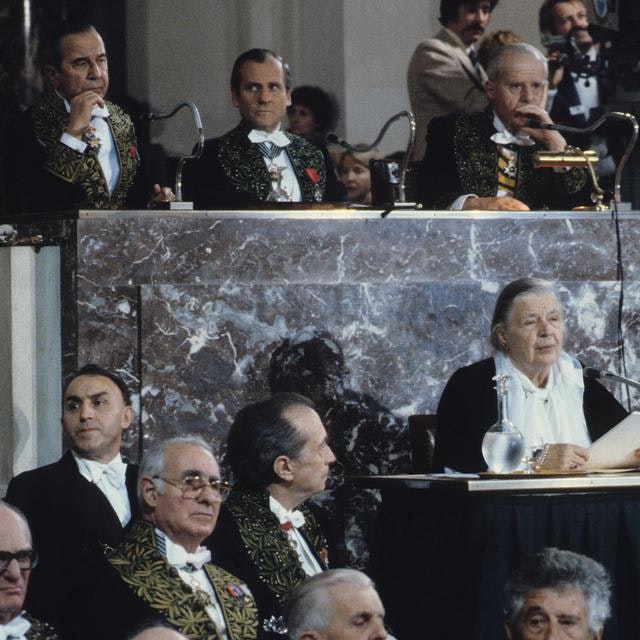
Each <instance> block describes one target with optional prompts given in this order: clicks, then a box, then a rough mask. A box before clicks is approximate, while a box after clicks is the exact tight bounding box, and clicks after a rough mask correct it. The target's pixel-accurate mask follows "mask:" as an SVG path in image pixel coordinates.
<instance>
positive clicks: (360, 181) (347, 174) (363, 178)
mask: <svg viewBox="0 0 640 640" xmlns="http://www.w3.org/2000/svg"><path fill="white" fill-rule="evenodd" d="M380 158H382V154H381V153H380V152H379V151H378V150H377V149H373V150H372V151H367V152H366V153H359V152H356V151H345V152H344V153H343V154H342V156H341V157H340V159H339V160H338V163H337V170H338V178H339V179H340V181H341V182H342V183H343V184H344V186H345V187H346V188H347V198H348V200H349V202H357V203H359V204H371V171H370V170H369V160H378V159H380Z"/></svg>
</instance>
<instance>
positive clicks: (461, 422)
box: [433, 278, 627, 472]
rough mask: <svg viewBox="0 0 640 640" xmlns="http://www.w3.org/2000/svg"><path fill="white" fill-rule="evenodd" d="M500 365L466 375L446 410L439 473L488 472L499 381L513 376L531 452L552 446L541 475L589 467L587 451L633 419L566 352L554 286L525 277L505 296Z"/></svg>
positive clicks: (499, 307)
mask: <svg viewBox="0 0 640 640" xmlns="http://www.w3.org/2000/svg"><path fill="white" fill-rule="evenodd" d="M490 339H491V345H492V346H493V348H494V349H495V353H494V355H493V357H492V358H487V359H486V360H481V361H480V362H476V363H475V364H472V365H469V366H468V367H463V368H462V369H458V371H456V372H455V373H454V374H453V376H451V378H450V380H449V382H447V385H446V387H445V389H444V391H443V393H442V397H441V398H440V404H439V405H438V433H437V436H436V446H435V451H434V461H433V466H434V470H437V471H442V470H443V468H444V467H450V468H453V469H455V470H456V471H466V472H478V471H485V470H486V468H487V465H486V464H485V461H484V459H483V457H482V439H483V437H484V434H485V433H486V431H487V429H489V427H491V426H492V425H493V424H495V422H496V421H497V419H498V410H497V396H496V391H495V388H494V387H495V382H494V381H493V380H492V378H493V376H495V375H496V374H498V375H508V376H510V378H511V379H510V383H509V393H508V415H509V419H510V420H511V422H513V424H514V425H516V427H517V428H518V429H519V430H520V432H521V433H522V435H523V436H524V440H525V446H527V447H533V446H534V445H536V444H537V443H538V442H540V441H542V442H544V443H545V444H544V452H543V453H542V455H541V456H540V457H539V458H538V460H537V462H536V465H535V467H534V468H535V469H542V470H544V469H577V470H579V469H580V468H582V467H583V466H584V465H585V463H586V462H587V460H588V458H589V453H588V451H587V447H588V446H589V445H590V443H591V442H592V441H593V440H595V439H597V438H599V437H600V436H601V435H602V434H604V433H605V432H606V431H608V430H609V429H611V427H613V426H614V425H616V424H617V423H618V422H620V421H621V420H622V419H624V418H625V417H626V415H627V412H626V411H625V410H624V409H623V408H622V406H621V405H620V404H619V403H618V401H617V400H616V399H615V398H614V397H613V396H612V395H611V394H610V393H609V391H607V389H605V388H604V387H603V386H602V385H601V384H600V383H599V382H598V381H597V380H591V379H586V378H584V377H583V375H582V365H581V364H580V362H578V360H576V359H575V358H574V357H573V356H571V355H570V354H568V353H566V352H565V351H564V350H563V344H564V317H563V310H562V306H561V305H560V302H559V300H558V296H557V293H556V291H555V288H554V286H553V284H552V283H551V282H548V281H546V280H539V279H538V278H521V279H519V280H514V281H513V282H511V283H509V284H508V285H507V286H506V287H505V288H504V289H503V290H502V291H501V292H500V295H499V296H498V300H497V301H496V306H495V309H494V312H493V319H492V320H491V337H490Z"/></svg>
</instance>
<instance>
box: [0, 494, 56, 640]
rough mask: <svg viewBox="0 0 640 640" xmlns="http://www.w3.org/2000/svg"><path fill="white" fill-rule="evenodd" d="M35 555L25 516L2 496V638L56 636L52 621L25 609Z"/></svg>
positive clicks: (51, 638) (19, 639) (18, 639)
mask: <svg viewBox="0 0 640 640" xmlns="http://www.w3.org/2000/svg"><path fill="white" fill-rule="evenodd" d="M36 558H37V556H36V554H35V552H34V550H33V548H32V546H31V532H30V531H29V525H28V524H27V520H26V518H25V517H24V516H23V515H22V513H20V511H18V509H16V508H15V507H12V506H10V505H9V504H7V503H6V502H4V501H2V500H0V638H13V639H15V640H56V639H57V636H56V634H55V632H54V630H53V629H52V628H51V627H50V626H49V625H47V624H44V623H42V622H39V621H38V620H36V619H35V618H32V617H31V616H29V615H28V614H26V613H25V612H24V611H23V610H22V605H23V604H24V599H25V596H26V595H27V585H28V584H29V575H30V574H31V569H32V568H33V567H34V566H35V564H36Z"/></svg>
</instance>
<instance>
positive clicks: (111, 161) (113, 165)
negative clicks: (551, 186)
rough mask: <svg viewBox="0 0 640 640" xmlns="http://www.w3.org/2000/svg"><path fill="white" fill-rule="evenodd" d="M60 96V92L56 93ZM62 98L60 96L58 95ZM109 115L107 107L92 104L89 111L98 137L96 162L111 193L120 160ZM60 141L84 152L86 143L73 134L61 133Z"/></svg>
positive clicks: (117, 177) (118, 172)
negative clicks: (108, 120) (98, 147)
mask: <svg viewBox="0 0 640 640" xmlns="http://www.w3.org/2000/svg"><path fill="white" fill-rule="evenodd" d="M58 95H59V96H60V94H58ZM60 97H61V98H62V96H60ZM62 99H63V101H64V106H65V108H66V109H67V113H71V104H70V103H69V101H68V100H65V99H64V98H62ZM108 117H109V110H108V109H107V107H106V106H105V107H99V106H98V105H96V106H94V107H93V109H92V111H91V126H92V127H93V128H94V129H95V130H96V135H97V136H98V137H99V138H100V149H99V150H98V162H99V163H100V168H101V169H102V174H103V175H104V179H105V181H106V183H107V188H108V189H109V194H111V193H113V190H114V189H115V188H116V185H117V184H118V180H119V179H120V161H119V159H118V153H117V151H118V150H117V148H116V144H115V141H114V139H113V135H112V134H111V128H110V127H109V123H108V122H107V118H108ZM60 142H62V144H64V145H66V146H67V147H69V148H71V149H74V150H75V151H78V152H79V153H84V152H85V151H86V149H87V143H86V142H84V141H83V140H79V139H78V138H75V137H74V136H72V135H70V134H68V133H66V132H65V133H63V134H62V135H61V136H60Z"/></svg>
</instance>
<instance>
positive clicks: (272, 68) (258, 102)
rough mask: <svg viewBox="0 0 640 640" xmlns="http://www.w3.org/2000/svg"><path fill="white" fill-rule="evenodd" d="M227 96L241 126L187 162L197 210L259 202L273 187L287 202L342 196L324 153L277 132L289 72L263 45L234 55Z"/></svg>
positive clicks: (210, 142) (287, 100)
mask: <svg viewBox="0 0 640 640" xmlns="http://www.w3.org/2000/svg"><path fill="white" fill-rule="evenodd" d="M231 98H232V100H233V105H234V106H235V107H236V108H237V109H238V111H239V112H240V117H241V122H240V124H239V125H238V126H237V127H236V128H235V129H233V130H231V131H229V132H228V133H226V134H224V135H223V136H221V137H220V138H215V139H212V140H207V142H206V143H205V147H204V151H203V154H202V157H201V158H200V159H199V160H198V161H195V162H193V163H191V165H190V166H187V173H185V189H187V190H188V191H190V192H191V193H192V197H193V201H194V203H195V206H196V207H197V208H198V209H208V208H209V209H210V208H220V207H242V206H246V205H252V204H256V203H259V202H263V201H265V200H267V196H268V195H269V193H270V192H271V191H272V190H273V189H274V188H276V187H277V186H280V188H282V189H284V190H285V191H286V192H287V195H288V197H289V199H290V200H291V201H292V202H323V201H333V200H341V199H342V195H343V191H342V189H341V186H339V183H338V180H337V178H336V176H335V171H334V168H333V166H331V163H330V161H329V159H328V156H325V155H324V154H323V152H322V151H321V150H320V149H318V147H317V146H316V145H315V144H313V143H312V142H310V141H309V140H307V139H306V138H303V137H302V136H297V135H294V134H290V133H286V132H285V131H283V130H282V120H283V119H284V117H285V114H286V112H287V107H288V106H289V105H290V104H291V74H290V72H289V67H288V65H286V64H285V63H284V62H283V61H282V59H281V58H280V57H279V56H277V55H276V54H275V53H274V52H273V51H269V50H267V49H251V50H250V51H246V52H245V53H243V54H242V55H241V56H239V57H238V59H237V60H236V61H235V63H234V65H233V70H232V71H231ZM278 175H280V179H279V178H278Z"/></svg>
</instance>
